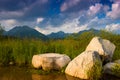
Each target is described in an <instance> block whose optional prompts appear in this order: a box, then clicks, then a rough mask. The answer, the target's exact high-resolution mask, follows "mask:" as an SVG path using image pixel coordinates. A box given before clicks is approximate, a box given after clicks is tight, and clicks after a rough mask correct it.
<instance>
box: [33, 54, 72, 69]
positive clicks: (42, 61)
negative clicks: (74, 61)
mask: <svg viewBox="0 0 120 80" xmlns="http://www.w3.org/2000/svg"><path fill="white" fill-rule="evenodd" d="M70 61H71V59H70V58H69V57H68V56H67V55H65V54H58V53H45V54H39V55H34V56H33V58H32V65H33V67H35V68H41V67H42V68H43V70H51V69H56V70H60V69H62V68H63V67H65V66H66V65H67V64H68V63H69V62H70Z"/></svg>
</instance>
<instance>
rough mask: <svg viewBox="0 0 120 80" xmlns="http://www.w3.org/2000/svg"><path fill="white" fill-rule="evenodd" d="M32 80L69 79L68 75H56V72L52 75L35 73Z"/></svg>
mask: <svg viewBox="0 0 120 80" xmlns="http://www.w3.org/2000/svg"><path fill="white" fill-rule="evenodd" d="M32 80H67V79H66V76H65V75H63V74H59V75H55V74H50V75H38V74H33V75H32Z"/></svg>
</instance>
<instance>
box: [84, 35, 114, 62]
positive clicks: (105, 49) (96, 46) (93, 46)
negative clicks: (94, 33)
mask: <svg viewBox="0 0 120 80" xmlns="http://www.w3.org/2000/svg"><path fill="white" fill-rule="evenodd" d="M89 50H92V51H97V52H98V53H99V55H101V57H102V61H105V62H108V61H111V60H112V56H113V53H114V50H115V45H114V44H113V43H111V42H110V41H109V40H106V39H101V38H100V37H94V38H93V39H92V40H91V41H90V43H89V44H88V46H87V48H86V51H89Z"/></svg>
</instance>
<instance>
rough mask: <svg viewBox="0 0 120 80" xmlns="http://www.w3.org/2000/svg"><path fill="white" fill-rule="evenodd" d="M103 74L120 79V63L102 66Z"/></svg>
mask: <svg viewBox="0 0 120 80" xmlns="http://www.w3.org/2000/svg"><path fill="white" fill-rule="evenodd" d="M103 72H104V73H107V74H110V75H114V76H117V77H120V63H114V62H110V63H107V64H105V65H104V68H103Z"/></svg>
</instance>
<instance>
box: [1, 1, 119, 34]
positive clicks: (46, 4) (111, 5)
mask: <svg viewBox="0 0 120 80" xmlns="http://www.w3.org/2000/svg"><path fill="white" fill-rule="evenodd" d="M0 23H1V24H2V25H3V26H4V27H5V29H6V30H10V29H12V28H13V27H15V26H19V25H21V26H22V25H28V26H30V27H32V28H35V29H36V30H38V31H40V32H42V33H44V34H49V33H51V32H58V31H64V32H66V33H76V32H79V31H82V30H86V29H90V28H95V29H106V30H108V31H114V32H119V31H120V0H0Z"/></svg>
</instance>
